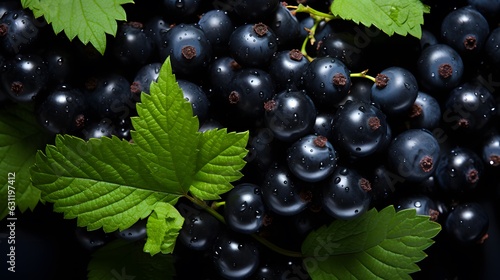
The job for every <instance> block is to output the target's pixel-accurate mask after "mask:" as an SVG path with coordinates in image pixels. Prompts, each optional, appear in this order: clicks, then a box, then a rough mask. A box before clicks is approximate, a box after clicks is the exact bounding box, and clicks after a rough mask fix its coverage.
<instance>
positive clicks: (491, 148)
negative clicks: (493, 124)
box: [481, 133, 500, 168]
mask: <svg viewBox="0 0 500 280" xmlns="http://www.w3.org/2000/svg"><path fill="white" fill-rule="evenodd" d="M481 150H482V154H481V156H482V159H483V163H484V164H485V165H486V166H491V167H494V168H497V166H500V134H499V133H492V134H491V135H489V136H487V137H486V139H485V140H484V141H483V145H482V148H481Z"/></svg>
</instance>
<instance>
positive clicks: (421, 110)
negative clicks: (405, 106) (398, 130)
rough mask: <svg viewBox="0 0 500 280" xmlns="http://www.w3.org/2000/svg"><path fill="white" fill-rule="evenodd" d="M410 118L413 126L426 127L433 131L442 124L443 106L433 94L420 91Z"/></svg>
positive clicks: (409, 114) (410, 112)
mask: <svg viewBox="0 0 500 280" xmlns="http://www.w3.org/2000/svg"><path fill="white" fill-rule="evenodd" d="M408 118H409V121H410V127H411V128H425V129H427V130H431V131H432V130H433V129H436V128H437V127H438V126H439V125H440V122H441V106H440V104H439V102H438V101H437V100H436V98H434V97H433V96H432V95H430V94H427V93H425V92H421V91H419V92H418V95H417V99H415V103H414V104H413V106H412V107H411V109H410V111H409V113H408Z"/></svg>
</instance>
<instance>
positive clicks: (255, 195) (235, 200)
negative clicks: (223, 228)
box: [224, 183, 265, 234]
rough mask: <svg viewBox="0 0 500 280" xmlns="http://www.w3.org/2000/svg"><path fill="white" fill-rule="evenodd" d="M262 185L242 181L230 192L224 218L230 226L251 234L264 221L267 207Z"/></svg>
mask: <svg viewBox="0 0 500 280" xmlns="http://www.w3.org/2000/svg"><path fill="white" fill-rule="evenodd" d="M260 189H261V188H260V186H257V185H255V184H251V183H241V184H238V185H236V186H234V188H233V189H231V190H230V191H229V192H228V195H227V198H226V203H225V205H224V218H225V220H226V223H227V225H228V226H229V228H231V229H232V230H234V231H236V232H240V233H245V234H251V233H255V232H257V231H258V230H259V229H260V227H261V226H262V225H263V223H264V216H265V207H264V201H263V200H262V193H261V190H260Z"/></svg>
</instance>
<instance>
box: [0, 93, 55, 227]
mask: <svg viewBox="0 0 500 280" xmlns="http://www.w3.org/2000/svg"><path fill="white" fill-rule="evenodd" d="M34 116H35V114H34V111H33V108H32V106H25V105H20V104H11V103H6V104H4V107H3V108H0V176H2V182H3V183H2V185H1V188H0V200H1V201H2V203H1V204H0V205H1V206H0V220H1V219H3V218H5V217H6V216H7V215H9V213H10V212H11V211H10V209H9V208H10V206H12V205H13V204H11V205H9V204H8V203H7V201H8V192H9V187H10V190H11V195H14V196H11V197H15V207H16V208H17V209H19V210H20V211H21V212H24V211H26V210H27V209H30V210H33V209H34V208H35V206H36V205H37V204H38V201H40V190H38V189H36V188H34V187H33V186H32V184H31V181H30V173H29V168H30V167H31V166H32V165H33V163H34V162H35V154H36V152H37V150H38V149H40V148H43V147H44V146H45V145H46V144H47V143H48V142H49V141H51V140H52V138H53V137H52V136H50V135H47V134H46V133H44V131H43V130H42V129H41V127H40V126H39V125H38V123H37V122H36V119H35V117H34ZM9 173H15V174H13V175H14V176H10V177H14V180H10V182H9V180H8V177H9ZM12 191H14V192H15V194H13V193H12Z"/></svg>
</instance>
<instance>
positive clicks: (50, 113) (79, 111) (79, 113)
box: [36, 85, 88, 134]
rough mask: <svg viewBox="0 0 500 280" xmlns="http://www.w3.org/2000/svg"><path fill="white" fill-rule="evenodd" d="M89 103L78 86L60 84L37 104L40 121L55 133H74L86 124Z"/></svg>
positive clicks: (37, 115)
mask: <svg viewBox="0 0 500 280" xmlns="http://www.w3.org/2000/svg"><path fill="white" fill-rule="evenodd" d="M87 113H88V112H87V103H86V100H85V96H84V94H83V92H82V91H81V90H80V89H78V88H71V87H69V86H67V85H59V86H57V87H56V88H54V89H51V90H50V91H49V92H48V94H47V96H44V97H43V100H40V103H39V104H37V114H36V117H37V120H38V123H39V124H40V125H41V127H43V128H44V129H46V130H47V131H49V132H50V133H53V134H65V133H73V132H76V131H78V130H81V129H82V128H83V127H84V126H85V122H86V119H87V118H88V116H87Z"/></svg>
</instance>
